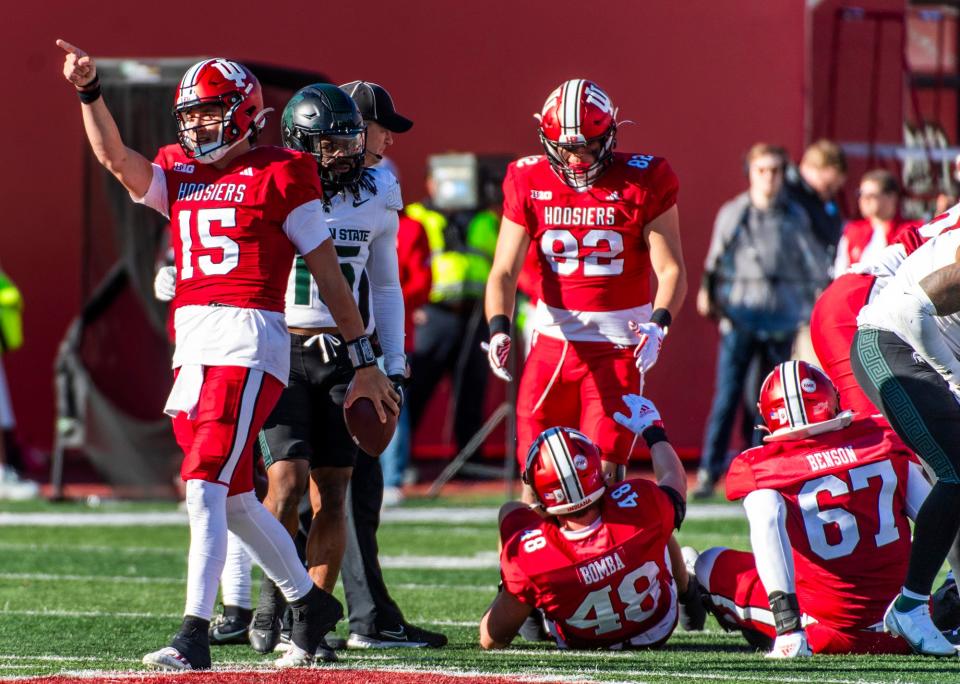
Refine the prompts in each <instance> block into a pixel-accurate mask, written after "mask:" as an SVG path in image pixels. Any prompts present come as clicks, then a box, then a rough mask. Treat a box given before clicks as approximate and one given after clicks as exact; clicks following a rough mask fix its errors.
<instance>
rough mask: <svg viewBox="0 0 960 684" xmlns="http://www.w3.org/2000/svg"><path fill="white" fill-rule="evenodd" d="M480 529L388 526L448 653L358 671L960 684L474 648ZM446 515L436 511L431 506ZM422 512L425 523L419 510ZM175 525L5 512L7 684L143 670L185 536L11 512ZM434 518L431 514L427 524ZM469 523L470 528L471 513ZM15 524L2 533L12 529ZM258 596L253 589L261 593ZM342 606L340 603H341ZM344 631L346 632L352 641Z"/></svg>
mask: <svg viewBox="0 0 960 684" xmlns="http://www.w3.org/2000/svg"><path fill="white" fill-rule="evenodd" d="M465 503H474V504H477V503H480V504H483V505H484V507H482V508H476V509H475V510H476V515H475V516H474V517H481V518H483V517H486V519H487V521H483V520H480V521H477V520H474V521H473V522H461V523H456V524H451V523H449V522H425V521H422V520H421V521H411V522H396V521H394V522H390V521H387V522H385V523H384V524H383V527H382V529H381V534H380V542H381V552H382V556H383V558H384V565H385V571H384V574H385V576H386V579H387V582H388V584H389V585H390V586H391V588H392V592H393V595H394V597H395V598H396V600H397V602H398V603H399V605H400V606H401V608H403V610H404V612H405V613H406V615H407V618H408V619H409V620H410V621H411V622H414V623H418V624H423V625H424V626H429V627H432V628H435V629H439V630H441V631H445V632H446V633H447V634H448V635H449V636H450V639H451V644H450V645H449V646H448V647H447V648H445V649H442V650H435V651H419V650H417V651H404V650H403V649H396V650H387V651H379V652H376V653H370V652H360V651H342V652H341V662H342V663H343V664H344V665H346V666H350V667H363V666H364V665H369V666H371V667H388V666H395V667H402V668H422V669H427V670H431V671H434V672H436V671H449V672H454V673H456V672H474V673H483V672H489V673H509V674H525V675H538V676H547V677H550V676H558V677H559V676H563V677H574V678H577V677H581V678H585V679H591V680H599V681H644V682H648V681H649V682H662V681H744V682H761V681H762V682H837V683H841V682H945V681H960V663H957V662H952V663H945V662H943V661H935V660H931V659H922V658H918V657H817V658H813V659H810V660H806V661H802V662H783V661H768V660H765V659H764V658H763V657H762V656H761V655H759V654H756V653H754V652H752V651H751V650H750V649H749V648H748V647H747V646H746V644H745V642H743V640H742V639H741V638H740V637H739V636H738V635H734V634H726V633H723V632H722V631H720V630H719V628H718V627H717V625H716V623H715V622H713V619H712V618H710V620H709V621H708V623H707V631H706V632H702V633H693V634H688V633H684V632H682V631H680V630H679V629H678V631H677V632H676V633H675V634H674V635H673V637H672V638H671V640H670V642H669V644H668V646H667V647H666V648H665V649H663V650H661V651H656V652H627V653H610V652H581V653H573V652H559V651H557V649H556V648H554V647H552V646H549V647H548V646H546V645H543V644H528V643H525V642H521V641H518V642H517V644H516V646H515V648H512V649H511V650H509V651H506V652H497V653H484V652H482V651H480V649H479V648H478V647H477V646H475V644H476V640H477V623H478V621H479V618H480V615H481V614H482V613H483V611H484V609H485V608H486V606H487V604H488V603H489V601H490V600H491V598H492V597H493V595H494V593H495V591H496V585H497V582H498V573H497V569H496V555H495V549H496V530H495V526H494V524H493V522H492V521H490V520H489V517H490V512H491V511H492V508H491V504H492V503H493V502H492V501H490V500H484V501H479V502H476V501H474V502H464V501H453V502H446V503H445V504H441V505H447V506H458V507H461V506H463V505H464V504H465ZM434 505H436V504H434ZM404 510H411V511H423V510H427V509H425V508H424V507H422V506H413V507H411V508H409V509H404ZM30 511H37V512H59V513H63V514H65V515H68V516H70V518H71V519H73V520H76V521H78V522H82V521H83V517H82V516H84V515H87V514H89V513H93V512H97V513H104V512H119V513H126V514H131V513H133V514H135V515H150V514H156V513H165V514H167V515H168V516H169V515H170V514H173V513H175V508H174V507H173V506H172V505H164V504H159V505H158V504H152V505H150V504H145V505H135V504H118V505H112V504H109V503H106V504H103V505H101V506H99V507H97V508H95V509H94V508H87V507H84V506H82V505H60V506H53V505H49V504H33V505H20V506H5V507H3V508H0V678H2V677H8V676H25V675H44V674H46V675H51V674H57V673H76V672H89V671H95V670H118V669H119V670H123V669H133V670H136V669H140V667H141V666H140V658H141V656H142V655H143V654H144V653H146V652H148V651H151V650H154V649H156V648H159V647H160V646H163V645H165V643H166V641H167V639H168V638H169V637H170V636H171V635H172V633H173V632H174V631H175V630H176V628H177V627H178V625H179V620H180V617H179V616H180V611H181V610H182V607H183V592H184V581H183V578H184V576H185V572H186V548H187V539H188V530H187V527H186V523H185V520H184V521H183V522H182V523H179V524H178V523H176V522H172V523H171V522H167V523H158V522H156V521H153V522H151V524H149V525H143V524H141V525H135V524H126V525H122V526H106V525H97V524H81V525H77V526H66V525H59V524H58V525H53V526H34V525H21V524H17V525H10V524H9V520H8V519H6V518H5V517H4V513H5V512H7V513H9V512H16V513H17V514H18V515H23V514H25V513H27V512H30ZM428 513H429V511H428ZM466 517H468V518H470V517H471V515H470V514H468V515H467V516H466ZM5 520H6V521H7V524H4V521H5ZM679 536H680V541H681V543H682V544H684V545H691V546H694V547H696V548H701V549H702V548H705V547H707V546H713V545H718V544H719V545H726V546H731V547H736V548H741V549H745V548H747V544H748V541H747V529H746V522H745V521H743V520H741V519H732V520H698V519H691V520H688V521H687V522H686V523H685V524H684V526H683V531H682V532H681V533H680V535H679ZM255 586H256V583H255ZM341 598H342V596H341ZM345 627H346V626H345V624H343V623H341V626H340V632H341V633H344V630H345ZM213 655H214V663H215V665H228V666H231V667H235V668H236V667H244V666H246V665H247V664H249V665H266V664H268V663H269V660H270V659H269V658H267V657H266V656H260V655H258V654H256V653H254V652H253V651H252V650H251V649H249V648H247V647H241V646H230V647H222V648H218V649H215V650H214V654H213Z"/></svg>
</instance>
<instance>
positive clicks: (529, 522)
mask: <svg viewBox="0 0 960 684" xmlns="http://www.w3.org/2000/svg"><path fill="white" fill-rule="evenodd" d="M541 522H543V518H541V517H540V516H539V515H537V514H536V513H535V512H534V511H533V510H531V509H529V508H518V509H517V510H515V511H511V512H510V513H509V514H507V517H506V518H504V519H503V522H501V523H500V540H501V541H502V542H503V543H504V544H506V543H507V542H508V541H510V537H512V536H513V535H515V534H516V533H517V532H520V531H521V530H526V529H530V528H531V527H539V525H540V523H541Z"/></svg>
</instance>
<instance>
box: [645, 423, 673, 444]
mask: <svg viewBox="0 0 960 684" xmlns="http://www.w3.org/2000/svg"><path fill="white" fill-rule="evenodd" d="M640 436H641V437H643V440H644V441H645V442H646V443H647V446H648V447H650V448H653V445H654V444H659V443H660V442H669V441H670V440H669V439H667V431H666V430H664V429H663V426H662V425H651V426H650V427H648V428H647V429H646V430H644V431H643V432H642V433H641V435H640Z"/></svg>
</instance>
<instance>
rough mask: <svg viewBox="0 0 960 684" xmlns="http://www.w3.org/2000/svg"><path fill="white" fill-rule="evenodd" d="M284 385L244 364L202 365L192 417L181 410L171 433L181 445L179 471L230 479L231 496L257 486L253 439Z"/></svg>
mask: <svg viewBox="0 0 960 684" xmlns="http://www.w3.org/2000/svg"><path fill="white" fill-rule="evenodd" d="M282 391H283V383H281V382H280V381H279V380H277V379H276V378H275V377H273V376H272V375H270V374H268V373H264V372H263V371H260V370H254V369H251V368H243V367H240V366H210V367H206V368H204V374H203V386H202V388H201V390H200V401H199V404H198V406H197V417H196V418H195V419H193V420H190V419H189V418H187V415H186V414H185V413H180V414H178V415H177V417H176V418H174V419H173V433H174V435H175V436H176V438H177V444H179V445H180V448H181V449H182V450H183V454H184V458H183V464H182V465H181V466H180V477H181V478H183V481H184V482H186V481H187V480H206V481H207V482H216V483H219V484H223V485H227V487H228V488H229V489H228V493H227V495H228V496H233V495H234V494H243V493H244V492H249V491H251V490H252V489H253V443H254V440H256V439H257V435H258V434H259V433H260V429H261V428H262V427H263V424H264V423H265V422H266V420H267V417H268V416H269V415H270V412H271V411H272V410H273V407H274V405H275V404H276V403H277V400H278V399H279V398H280V393H281V392H282Z"/></svg>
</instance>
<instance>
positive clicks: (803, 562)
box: [695, 361, 930, 658]
mask: <svg viewBox="0 0 960 684" xmlns="http://www.w3.org/2000/svg"><path fill="white" fill-rule="evenodd" d="M759 409H760V414H761V415H762V416H763V420H764V422H765V423H766V426H767V428H769V429H770V430H771V432H770V434H769V435H767V436H766V437H764V442H765V444H763V445H762V446H759V447H756V448H754V449H749V450H748V451H745V452H743V453H742V454H740V456H738V457H737V458H736V459H734V461H733V462H732V463H731V464H730V469H729V471H728V472H727V480H726V482H727V498H729V499H730V500H736V499H743V506H744V508H745V509H746V512H747V519H748V520H749V522H750V544H751V546H752V547H753V554H750V553H748V552H745V551H733V550H730V549H725V548H719V547H715V548H711V549H707V550H706V551H704V552H703V553H702V554H700V556H699V558H698V559H697V561H696V564H695V569H696V576H697V578H698V579H699V581H700V583H701V586H702V589H703V592H704V597H705V598H706V599H707V600H708V603H709V604H710V607H711V610H712V612H713V613H714V615H716V617H717V619H718V620H719V621H720V624H721V625H723V626H725V627H727V628H739V629H741V630H742V631H743V634H744V636H745V637H746V639H747V641H749V642H750V643H751V644H753V645H755V646H758V647H761V648H763V649H764V650H769V649H771V646H772V650H770V653H769V654H768V655H769V657H771V658H794V657H798V656H809V655H811V654H813V653H909V652H910V646H909V645H908V644H907V642H906V641H904V640H903V639H901V638H898V637H894V636H892V635H890V634H885V633H883V616H884V610H885V609H886V607H887V605H888V604H889V603H890V601H891V599H892V598H893V597H894V596H896V594H897V592H898V591H899V590H900V584H901V583H902V582H903V577H904V573H905V572H906V566H907V559H908V558H909V556H910V545H911V540H910V522H909V520H908V518H909V519H913V518H914V517H915V516H916V513H917V510H918V509H919V508H920V505H921V504H922V503H923V500H924V499H925V498H926V496H927V493H928V492H929V491H930V485H929V484H928V482H927V480H926V479H925V477H924V475H923V471H922V469H921V468H920V465H919V464H918V463H917V461H916V459H915V457H914V456H913V454H912V453H911V452H910V451H909V450H908V449H907V448H906V446H905V445H904V444H903V442H901V441H900V439H899V438H898V437H897V435H896V434H895V433H894V432H893V431H892V430H890V428H889V427H888V426H887V424H886V423H885V422H883V420H882V418H881V417H879V416H876V417H869V416H865V417H862V418H861V417H859V415H857V416H856V419H854V415H853V412H852V411H844V412H842V413H841V412H840V409H839V397H838V394H837V390H836V388H835V387H834V385H833V383H832V382H830V379H829V378H827V376H826V375H825V374H824V373H823V372H822V371H821V370H820V369H819V368H817V367H815V366H811V365H809V364H807V363H805V362H803V361H789V362H787V363H782V364H780V365H779V366H778V367H777V368H775V369H774V370H773V371H772V372H771V373H770V374H769V375H768V376H767V378H766V380H765V381H764V383H763V386H762V388H761V390H760V402H759Z"/></svg>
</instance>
